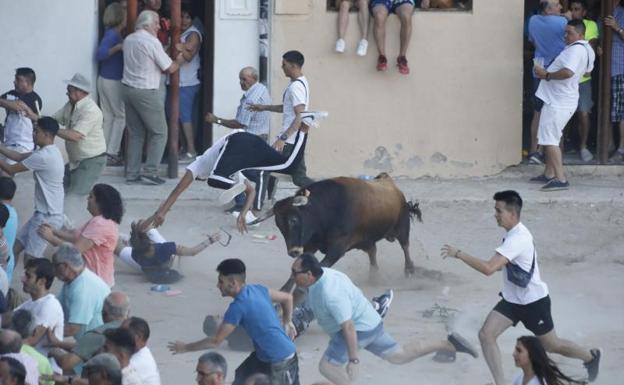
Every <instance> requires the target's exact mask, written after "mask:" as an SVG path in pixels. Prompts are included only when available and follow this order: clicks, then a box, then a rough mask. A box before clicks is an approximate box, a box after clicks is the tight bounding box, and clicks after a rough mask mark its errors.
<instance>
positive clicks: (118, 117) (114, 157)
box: [95, 3, 126, 166]
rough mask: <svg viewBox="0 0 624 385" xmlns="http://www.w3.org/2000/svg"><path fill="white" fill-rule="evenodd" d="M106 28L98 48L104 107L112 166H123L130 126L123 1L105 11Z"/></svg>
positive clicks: (99, 94)
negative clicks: (123, 143)
mask: <svg viewBox="0 0 624 385" xmlns="http://www.w3.org/2000/svg"><path fill="white" fill-rule="evenodd" d="M102 22H103V24H104V27H105V28H106V31H105V32H104V36H103V37H102V41H100V45H99V46H98V48H97V51H96V54H95V58H96V60H97V61H98V62H99V63H100V72H99V76H98V79H97V89H98V96H99V99H100V108H101V109H102V114H103V115H104V126H103V127H104V137H105V138H106V153H107V154H108V156H109V159H108V165H109V166H121V165H122V161H121V157H120V146H121V138H122V136H123V130H124V128H125V126H126V112H125V107H124V101H123V95H122V85H121V78H122V75H123V53H122V46H123V38H122V36H121V32H122V31H123V29H124V28H126V9H125V8H124V7H123V5H122V4H120V3H112V4H110V5H109V6H108V7H106V9H105V10H104V16H103V19H102Z"/></svg>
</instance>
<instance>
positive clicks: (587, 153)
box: [579, 148, 594, 162]
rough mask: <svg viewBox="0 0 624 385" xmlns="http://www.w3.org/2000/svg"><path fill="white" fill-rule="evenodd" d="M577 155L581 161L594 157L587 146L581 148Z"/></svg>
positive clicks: (587, 160)
mask: <svg viewBox="0 0 624 385" xmlns="http://www.w3.org/2000/svg"><path fill="white" fill-rule="evenodd" d="M579 155H580V156H581V160H582V161H583V162H589V161H590V160H592V159H594V156H593V155H592V153H591V151H589V150H588V149H587V148H581V151H580V152H579Z"/></svg>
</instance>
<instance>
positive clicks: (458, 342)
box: [447, 332, 479, 358]
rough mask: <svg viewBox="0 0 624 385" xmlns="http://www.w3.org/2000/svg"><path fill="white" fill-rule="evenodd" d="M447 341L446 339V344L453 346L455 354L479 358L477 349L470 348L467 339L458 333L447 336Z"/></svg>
mask: <svg viewBox="0 0 624 385" xmlns="http://www.w3.org/2000/svg"><path fill="white" fill-rule="evenodd" d="M447 339H448V342H450V343H451V345H453V347H454V348H455V350H456V351H457V353H467V354H470V355H471V356H473V357H474V358H477V357H479V352H477V349H475V347H474V346H472V345H471V344H470V342H468V340H467V339H465V338H464V337H462V336H460V335H459V334H458V333H456V332H453V333H451V334H449V335H448V338H447Z"/></svg>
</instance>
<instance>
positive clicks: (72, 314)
mask: <svg viewBox="0 0 624 385" xmlns="http://www.w3.org/2000/svg"><path fill="white" fill-rule="evenodd" d="M52 263H53V264H54V274H55V275H56V277H57V278H58V279H60V280H61V281H63V288H62V289H61V292H60V294H59V297H58V299H59V302H60V303H61V306H62V307H63V313H64V316H65V330H64V335H65V337H69V336H73V337H74V338H75V339H78V338H80V337H82V336H83V335H84V334H85V333H86V332H87V331H88V330H91V329H94V328H96V327H98V326H101V325H102V324H103V323H104V322H103V321H102V306H103V305H104V299H105V298H106V296H107V295H108V294H109V293H110V288H109V287H108V285H107V284H106V282H104V281H103V280H102V279H101V278H100V277H98V276H97V275H96V274H95V273H93V272H92V271H91V270H89V269H87V268H86V266H85V262H84V259H83V258H82V255H81V254H80V251H78V249H76V248H75V247H74V246H72V245H69V244H64V245H62V246H61V247H59V249H58V250H57V251H56V253H55V254H54V256H53V257H52ZM52 334H53V333H52ZM49 337H50V333H48V338H49Z"/></svg>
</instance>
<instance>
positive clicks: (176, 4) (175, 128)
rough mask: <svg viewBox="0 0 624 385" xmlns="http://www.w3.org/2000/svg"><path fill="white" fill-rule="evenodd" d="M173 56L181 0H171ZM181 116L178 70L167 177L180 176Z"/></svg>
mask: <svg viewBox="0 0 624 385" xmlns="http://www.w3.org/2000/svg"><path fill="white" fill-rule="evenodd" d="M169 7H170V10H171V56H172V57H176V56H177V55H178V53H179V52H178V50H176V49H175V45H176V43H178V42H179V41H180V23H181V20H182V8H181V7H182V5H181V1H180V0H171V2H170V3H169ZM179 117H180V71H179V70H178V71H176V72H174V73H173V74H171V75H170V77H169V140H168V141H167V144H168V147H167V149H168V155H169V156H168V158H167V177H169V178H177V177H178V133H179V131H180V126H179V124H180V123H179Z"/></svg>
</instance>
